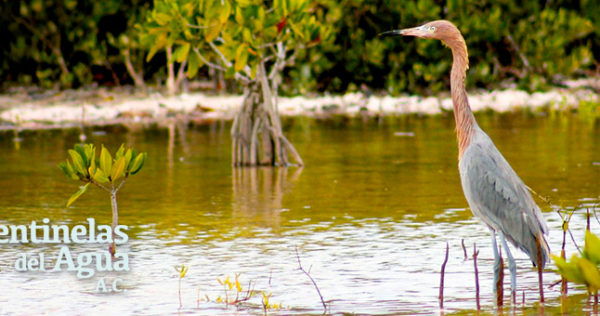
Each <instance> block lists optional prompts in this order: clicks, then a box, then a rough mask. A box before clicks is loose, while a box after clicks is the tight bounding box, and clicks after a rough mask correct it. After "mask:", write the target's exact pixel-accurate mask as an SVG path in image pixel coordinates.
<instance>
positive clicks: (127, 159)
mask: <svg viewBox="0 0 600 316" xmlns="http://www.w3.org/2000/svg"><path fill="white" fill-rule="evenodd" d="M131 157H133V152H132V151H131V148H130V149H127V152H126V153H125V156H123V158H125V171H126V172H129V166H131V162H132V159H131Z"/></svg>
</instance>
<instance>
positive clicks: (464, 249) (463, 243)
mask: <svg viewBox="0 0 600 316" xmlns="http://www.w3.org/2000/svg"><path fill="white" fill-rule="evenodd" d="M460 244H461V246H462V249H463V253H464V254H465V259H464V260H463V261H467V259H469V258H467V247H465V239H464V238H463V239H461V240H460Z"/></svg>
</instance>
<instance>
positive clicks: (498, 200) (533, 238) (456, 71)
mask: <svg viewBox="0 0 600 316" xmlns="http://www.w3.org/2000/svg"><path fill="white" fill-rule="evenodd" d="M382 35H383V36H390V35H391V36H394V35H402V36H416V37H421V38H431V39H438V40H441V41H442V42H443V43H444V44H445V45H446V46H448V47H449V48H450V49H451V50H452V58H453V62H452V70H451V71H450V92H451V94H452V103H453V104H454V118H455V119H456V134H457V138H458V170H459V171H460V179H461V183H462V188H463V192H464V194H465V197H466V198H467V202H468V203H469V207H470V208H471V211H472V212H473V214H474V215H475V216H477V217H479V218H480V219H481V220H482V221H483V222H484V223H485V224H486V225H487V226H488V227H489V229H490V231H491V234H492V245H493V248H494V292H495V291H496V290H495V289H496V284H497V283H498V277H499V274H500V257H499V256H498V246H497V244H496V234H498V235H499V237H500V241H501V242H502V245H503V246H504V249H505V250H506V255H507V257H508V268H509V270H510V285H511V290H512V293H513V296H512V297H513V299H514V297H515V293H516V292H515V290H516V286H517V280H516V273H517V266H516V264H515V260H514V259H513V256H512V254H511V253H510V250H509V249H508V245H507V244H506V239H508V241H510V242H511V243H512V244H513V245H514V246H515V247H516V248H519V249H521V250H522V251H523V252H525V253H526V254H527V255H529V258H530V259H531V261H532V262H533V264H534V265H539V267H538V268H540V270H539V271H540V279H539V281H540V286H541V285H542V282H541V268H543V267H544V265H545V263H546V262H547V261H548V256H549V254H550V248H549V247H548V243H547V242H546V239H545V238H544V235H547V234H548V227H547V226H546V222H545V221H544V218H543V217H542V213H541V212H540V208H539V207H538V206H537V205H536V204H535V202H534V201H533V198H532V197H531V194H530V193H529V191H528V188H527V186H526V185H525V184H524V183H523V181H522V180H521V179H520V178H519V176H517V174H516V173H515V171H514V170H513V169H512V168H511V167H510V165H509V164H508V162H507V161H506V159H504V157H503V156H502V154H501V153H500V151H498V149H497V148H496V146H494V143H493V142H492V140H491V139H490V138H489V136H488V135H487V134H486V133H485V132H484V131H483V130H482V129H481V128H480V127H479V125H477V121H475V117H474V116H473V113H472V112H471V108H470V107H469V100H468V98H467V91H466V89H465V77H466V72H467V69H468V68H469V57H468V53H467V45H466V44H465V40H464V39H463V37H462V35H461V34H460V31H459V30H458V28H456V26H454V24H452V23H450V22H448V21H444V20H440V21H433V22H429V23H426V24H424V25H422V26H419V27H414V28H409V29H404V30H394V31H389V32H385V33H383V34H382ZM540 293H541V292H540ZM542 299H543V298H542Z"/></svg>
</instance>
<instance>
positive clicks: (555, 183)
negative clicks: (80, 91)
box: [0, 113, 600, 315]
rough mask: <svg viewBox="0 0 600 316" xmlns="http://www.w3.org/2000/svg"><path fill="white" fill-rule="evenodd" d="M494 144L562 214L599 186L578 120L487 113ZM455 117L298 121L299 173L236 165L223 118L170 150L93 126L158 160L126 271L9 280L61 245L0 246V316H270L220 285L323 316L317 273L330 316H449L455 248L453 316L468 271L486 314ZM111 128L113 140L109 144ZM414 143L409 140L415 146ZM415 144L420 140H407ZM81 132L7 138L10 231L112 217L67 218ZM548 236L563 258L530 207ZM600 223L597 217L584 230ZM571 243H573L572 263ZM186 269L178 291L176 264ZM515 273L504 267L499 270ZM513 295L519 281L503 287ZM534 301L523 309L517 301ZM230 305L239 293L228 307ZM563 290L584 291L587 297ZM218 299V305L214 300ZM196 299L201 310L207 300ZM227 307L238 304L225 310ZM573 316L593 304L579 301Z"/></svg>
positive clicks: (531, 292)
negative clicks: (103, 285)
mask: <svg viewBox="0 0 600 316" xmlns="http://www.w3.org/2000/svg"><path fill="white" fill-rule="evenodd" d="M478 120H479V123H480V126H481V127H482V128H483V129H484V130H486V131H487V132H488V134H489V135H490V137H491V138H492V139H493V140H494V141H495V143H496V145H497V147H498V148H499V149H500V151H501V152H503V154H504V155H505V157H506V158H507V160H508V161H509V162H510V163H511V164H512V166H513V168H514V169H515V170H516V171H517V173H518V174H519V175H520V176H521V178H522V179H523V180H524V181H525V183H527V184H528V185H529V186H530V187H532V188H533V189H534V190H535V191H537V192H538V193H539V194H541V195H543V196H547V197H549V198H550V199H551V201H552V203H553V204H554V205H556V206H562V207H564V208H573V207H581V206H594V205H595V203H597V202H598V196H599V188H600V137H599V136H600V131H599V130H598V128H597V127H594V126H593V125H589V124H587V123H582V122H581V121H579V120H578V119H576V118H548V117H532V116H531V115H526V114H520V113H516V114H509V115H480V116H478ZM453 129H454V122H453V119H452V117H443V116H436V117H425V118H419V117H402V118H386V119H385V120H383V122H382V123H381V124H378V123H376V122H371V121H369V122H367V123H363V122H361V121H359V120H356V121H347V120H344V119H333V120H328V121H313V120H307V119H300V118H296V119H288V120H287V121H286V130H287V131H286V133H287V135H288V137H289V138H290V140H291V141H292V142H293V143H294V144H295V145H296V147H297V149H298V151H299V152H300V153H301V154H302V156H303V159H304V161H305V163H306V166H305V167H304V168H298V167H289V168H287V169H285V168H239V169H232V168H231V166H230V148H231V143H230V138H229V133H228V126H226V125H224V124H221V123H218V122H217V123H215V124H212V125H207V126H200V127H194V128H192V129H189V130H187V131H184V132H183V133H180V134H178V135H173V137H169V135H168V133H167V131H166V130H157V129H151V130H140V129H138V128H131V129H129V130H125V129H120V128H105V129H91V128H90V129H88V130H87V134H88V141H89V142H93V143H95V144H97V145H98V146H99V145H100V144H101V143H103V144H105V145H107V146H108V147H109V148H111V149H112V150H114V149H116V147H118V145H119V144H120V143H126V144H127V145H132V146H135V148H136V149H138V150H140V151H146V152H148V161H147V163H146V166H145V167H144V169H142V171H141V172H140V173H139V174H138V175H136V176H134V177H132V178H131V179H130V180H128V182H127V183H126V184H125V186H124V187H123V189H122V191H121V192H119V210H120V223H121V224H123V225H128V226H129V230H128V235H129V238H130V239H129V241H128V242H127V243H126V244H124V245H121V246H119V251H121V252H126V253H128V255H129V261H130V266H131V270H130V271H129V272H120V273H115V272H99V273H97V274H96V275H95V276H94V277H92V278H90V279H78V278H77V277H76V275H75V273H74V272H17V271H15V267H14V264H15V261H16V259H17V258H18V257H19V256H20V254H21V253H28V254H39V253H45V254H46V256H47V258H46V260H47V262H48V265H51V264H50V263H51V262H54V261H55V257H56V255H57V253H58V249H59V248H60V245H48V244H42V245H34V244H17V245H14V244H5V245H1V246H0V247H1V248H2V251H1V253H0V269H1V271H0V288H1V289H2V294H1V295H0V314H17V315H19V314H30V313H38V312H47V313H51V314H90V313H91V314H100V313H105V314H115V315H116V314H153V315H163V314H169V313H178V312H179V313H190V314H194V313H196V314H215V315H216V314H219V315H221V314H236V315H238V314H242V315H243V314H261V313H262V305H261V300H262V299H261V295H260V294H258V295H256V296H255V297H252V298H251V299H250V300H249V301H248V302H246V303H244V304H243V305H242V306H241V307H239V308H235V307H232V306H226V305H225V304H222V303H218V302H217V301H216V300H217V298H218V297H219V296H221V297H224V291H223V287H222V286H221V285H220V284H219V282H218V281H217V278H220V279H221V280H224V279H225V278H226V276H230V277H234V275H235V274H236V273H239V274H240V277H239V278H240V281H241V284H242V286H243V288H244V289H247V288H248V283H249V282H251V284H252V286H251V287H252V288H254V290H257V291H265V293H271V295H272V296H271V299H270V302H271V303H277V304H280V303H281V304H282V306H283V309H282V310H272V311H271V312H272V313H275V314H292V313H298V314H305V313H315V314H318V313H321V312H322V310H323V307H322V305H321V302H320V298H319V296H318V294H317V292H316V291H315V288H314V287H313V285H312V283H311V282H310V280H309V279H308V277H307V276H306V275H304V274H303V273H302V272H301V271H299V270H298V261H297V257H296V252H295V249H296V248H297V249H298V254H299V257H300V259H301V262H302V265H303V266H304V268H305V269H306V270H308V269H309V268H310V275H311V276H312V277H313V278H314V280H315V281H316V283H317V285H318V287H319V289H320V291H321V293H322V295H323V297H324V299H325V300H326V301H327V302H328V306H329V311H330V312H331V313H368V314H389V313H401V314H432V313H433V314H435V313H439V311H440V310H439V307H438V306H439V303H438V294H439V292H438V291H439V279H440V273H439V271H440V266H441V263H442V261H443V259H444V250H445V244H446V243H448V244H449V247H450V252H449V260H448V263H447V267H446V280H445V292H444V293H445V308H446V311H449V312H451V311H461V310H472V309H474V308H475V299H474V297H475V290H474V284H475V281H474V273H473V261H472V260H466V261H465V260H464V254H463V249H462V247H461V240H463V239H464V242H465V244H466V245H467V248H468V249H467V250H468V252H469V256H470V255H471V253H472V247H473V244H474V243H476V244H477V246H478V249H480V254H479V260H478V263H479V264H478V266H479V278H480V286H481V296H482V306H483V308H484V309H486V310H489V311H491V310H492V308H493V303H492V286H491V285H492V263H493V262H492V261H493V257H492V253H491V246H490V237H489V232H488V230H487V228H485V227H484V226H483V225H481V224H480V223H479V222H478V221H477V220H476V219H474V218H473V216H472V214H471V212H470V211H469V210H468V209H467V208H466V207H467V203H466V201H465V199H464V197H463V195H462V191H461V188H460V182H459V175H458V171H457V161H456V157H457V149H456V141H455V136H454V131H453ZM104 132H106V133H104ZM407 133H408V134H407ZM410 133H413V134H414V135H413V136H410ZM78 135H79V131H77V130H68V131H41V132H26V133H21V135H19V137H20V138H21V139H22V140H21V142H20V143H19V148H18V149H16V147H15V144H14V143H13V137H14V135H13V134H12V133H5V134H2V135H0V151H1V152H2V154H1V155H0V165H1V166H2V169H1V170H0V211H1V214H2V215H1V217H0V225H2V224H4V225H10V224H28V223H30V222H31V221H33V220H35V221H38V222H40V221H41V220H42V219H43V218H49V219H50V221H51V224H68V225H70V226H73V225H77V224H86V219H87V218H90V217H93V218H95V219H96V221H97V222H98V224H107V223H109V222H110V203H109V200H108V197H107V196H106V194H105V192H102V191H101V190H99V189H97V188H90V190H89V191H88V192H87V193H86V194H85V195H84V196H82V197H81V198H80V199H79V200H78V201H77V202H75V204H74V205H73V206H71V207H70V208H65V207H64V205H65V202H66V200H67V199H68V197H69V196H70V195H71V194H72V193H73V192H75V191H76V190H77V183H75V182H74V181H71V180H69V179H67V178H66V177H64V176H63V175H62V172H61V171H60V170H59V169H58V168H57V167H56V166H57V164H58V163H59V162H61V161H62V160H64V159H66V157H67V156H66V150H67V149H68V148H71V147H72V145H73V144H74V143H76V142H77V141H78ZM538 203H539V204H540V206H541V207H542V209H543V211H544V216H545V218H546V219H547V221H548V225H549V227H550V236H549V239H548V241H549V244H550V247H551V248H552V250H553V252H555V253H557V252H559V250H560V245H561V241H562V234H561V229H560V227H561V219H560V217H559V215H557V213H556V212H554V211H553V209H552V208H551V207H550V206H549V205H548V204H546V203H544V202H542V201H540V200H539V199H538ZM599 227H600V224H598V222H596V221H593V222H592V230H593V231H598V230H599ZM571 228H572V229H573V233H574V236H575V238H576V240H577V241H578V242H579V243H583V242H582V240H583V229H584V228H585V216H584V213H583V212H582V211H578V212H577V213H576V215H574V219H573V221H572V223H571ZM69 247H70V250H71V252H72V253H73V254H75V255H76V254H78V253H82V252H86V251H93V252H103V251H104V250H105V249H106V245H100V244H71V245H69ZM575 251H576V250H575V247H574V246H573V244H572V243H571V242H569V243H567V252H568V254H570V253H574V252H575ZM513 254H514V255H515V257H516V258H517V264H518V294H519V300H518V301H519V304H518V306H517V308H518V309H521V308H529V309H533V310H535V308H536V307H535V306H536V305H535V302H536V301H537V298H538V293H537V274H536V273H535V271H534V270H533V269H531V264H530V262H529V259H527V257H526V256H525V255H524V254H523V253H520V252H517V251H515V250H513ZM180 264H185V265H188V266H189V267H190V270H189V272H188V274H187V275H186V276H185V278H183V280H182V282H181V296H182V304H183V307H182V308H181V309H180V308H179V296H178V279H179V275H178V273H177V272H176V271H175V269H174V266H176V265H180ZM552 269H553V265H550V266H549V268H548V269H546V273H545V275H544V277H545V284H546V297H547V300H548V304H547V306H546V308H549V309H552V308H556V309H558V306H559V305H560V302H559V299H558V297H559V294H560V293H559V290H560V288H559V286H554V287H552V288H548V287H549V285H550V284H551V283H554V282H555V281H556V280H558V279H559V278H558V276H557V275H556V274H554V273H553V272H551V270H552ZM506 274H508V271H506ZM102 277H105V278H106V280H107V281H106V282H107V283H109V282H112V280H114V279H115V278H120V279H121V280H122V283H119V288H123V289H125V291H124V292H119V293H97V292H96V290H95V289H96V287H97V284H98V281H99V280H100V279H101V278H102ZM505 289H506V293H507V294H506V295H508V291H509V285H508V277H507V278H506V286H505ZM523 292H524V295H525V305H524V307H523V305H522V304H521V302H522V299H523V297H522V295H523V294H522V293H523ZM232 293H234V292H230V294H229V295H230V296H231V295H235V294H232ZM571 293H583V292H582V290H581V289H579V290H571ZM207 296H208V301H206V297H207ZM199 298H200V299H199ZM229 298H231V297H229ZM571 305H572V306H570V307H569V308H573V309H575V310H581V309H587V308H588V307H586V305H585V296H583V295H579V296H575V299H574V302H571Z"/></svg>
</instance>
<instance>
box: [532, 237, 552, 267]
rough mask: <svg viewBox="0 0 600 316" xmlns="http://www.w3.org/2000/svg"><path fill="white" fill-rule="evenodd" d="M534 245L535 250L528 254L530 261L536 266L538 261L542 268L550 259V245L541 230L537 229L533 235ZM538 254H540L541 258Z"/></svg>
mask: <svg viewBox="0 0 600 316" xmlns="http://www.w3.org/2000/svg"><path fill="white" fill-rule="evenodd" d="M535 246H536V249H535V252H532V253H531V256H530V257H531V261H532V262H533V265H534V266H537V265H538V263H539V264H541V266H542V268H543V267H544V266H545V265H546V262H548V261H549V260H550V246H548V242H547V241H546V238H545V237H544V234H543V233H542V231H539V232H538V234H537V236H535ZM539 256H541V258H540V257H539Z"/></svg>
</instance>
